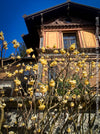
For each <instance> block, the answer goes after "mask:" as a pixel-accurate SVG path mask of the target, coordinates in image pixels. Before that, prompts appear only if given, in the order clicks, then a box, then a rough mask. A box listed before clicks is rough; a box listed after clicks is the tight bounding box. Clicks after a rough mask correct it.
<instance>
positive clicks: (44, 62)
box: [40, 57, 47, 65]
mask: <svg viewBox="0 0 100 134" xmlns="http://www.w3.org/2000/svg"><path fill="white" fill-rule="evenodd" d="M40 62H41V64H42V65H47V60H46V59H44V58H43V57H41V59H40Z"/></svg>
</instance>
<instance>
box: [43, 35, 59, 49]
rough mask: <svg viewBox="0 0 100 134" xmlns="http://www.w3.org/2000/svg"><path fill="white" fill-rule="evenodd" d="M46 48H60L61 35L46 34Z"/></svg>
mask: <svg viewBox="0 0 100 134" xmlns="http://www.w3.org/2000/svg"><path fill="white" fill-rule="evenodd" d="M45 42H46V46H47V45H48V46H49V48H53V46H54V45H56V47H57V48H60V34H59V32H46V40H45Z"/></svg>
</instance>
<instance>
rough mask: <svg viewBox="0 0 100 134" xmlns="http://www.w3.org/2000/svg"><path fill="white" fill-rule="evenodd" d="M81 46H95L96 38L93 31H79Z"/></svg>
mask: <svg viewBox="0 0 100 134" xmlns="http://www.w3.org/2000/svg"><path fill="white" fill-rule="evenodd" d="M78 35H79V40H80V47H81V48H95V47H96V38H95V34H94V33H93V31H78Z"/></svg>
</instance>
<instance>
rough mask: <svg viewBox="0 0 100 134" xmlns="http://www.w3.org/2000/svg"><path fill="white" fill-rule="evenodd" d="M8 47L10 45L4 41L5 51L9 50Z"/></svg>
mask: <svg viewBox="0 0 100 134" xmlns="http://www.w3.org/2000/svg"><path fill="white" fill-rule="evenodd" d="M7 45H8V43H7V42H6V41H3V48H4V49H5V50H7V49H8V48H7Z"/></svg>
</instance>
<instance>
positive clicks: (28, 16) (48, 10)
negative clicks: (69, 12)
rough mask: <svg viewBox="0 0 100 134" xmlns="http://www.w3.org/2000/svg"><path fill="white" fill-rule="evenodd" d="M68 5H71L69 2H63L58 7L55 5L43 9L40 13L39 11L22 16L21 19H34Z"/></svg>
mask: <svg viewBox="0 0 100 134" xmlns="http://www.w3.org/2000/svg"><path fill="white" fill-rule="evenodd" d="M70 3H71V2H65V3H62V4H59V5H56V6H53V7H50V8H47V9H45V10H42V11H39V12H36V13H33V14H30V15H24V16H23V18H24V19H27V18H31V17H32V16H34V17H36V16H39V15H41V14H42V13H47V12H50V11H52V10H55V9H57V8H60V7H63V6H64V5H67V4H70Z"/></svg>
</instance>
